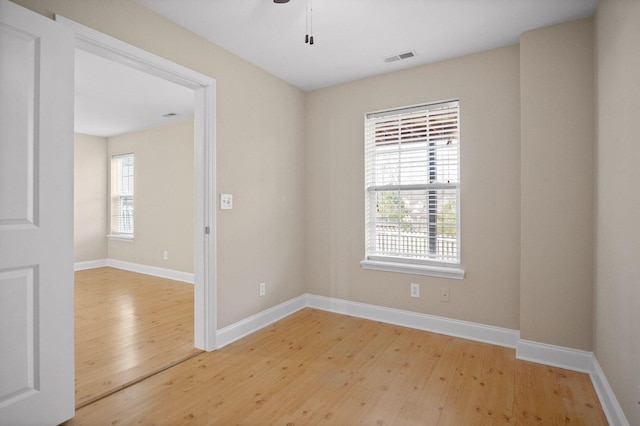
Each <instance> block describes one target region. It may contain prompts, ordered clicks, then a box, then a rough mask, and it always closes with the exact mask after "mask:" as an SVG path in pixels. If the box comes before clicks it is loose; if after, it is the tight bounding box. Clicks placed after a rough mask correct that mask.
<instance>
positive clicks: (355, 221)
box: [305, 46, 520, 329]
mask: <svg viewBox="0 0 640 426" xmlns="http://www.w3.org/2000/svg"><path fill="white" fill-rule="evenodd" d="M519 84H520V80H519V51H518V46H510V47H505V48H501V49H495V50H491V51H487V52H484V53H479V54H475V55H470V56H465V57H461V58H458V59H454V60H450V61H446V62H440V63H436V64H432V65H426V66H421V67H417V68H413V69H410V70H407V71H401V72H395V73H391V74H386V75H382V76H378V77H373V78H368V79H365V80H360V81H356V82H353V83H347V84H343V85H339V86H334V87H330V88H327V89H321V90H317V91H314V92H311V93H309V94H308V95H307V108H306V110H307V120H306V123H307V128H306V149H307V152H306V155H307V158H308V162H307V186H306V200H305V202H306V210H307V234H306V241H307V245H306V247H307V259H306V267H305V271H306V274H307V275H306V280H305V281H306V283H307V290H308V291H309V293H313V294H319V295H324V296H332V297H339V298H344V299H347V300H351V301H356V302H364V303H371V304H375V305H380V306H389V307H393V308H400V309H407V310H411V311H415V312H424V313H429V314H435V315H441V316H445V317H449V318H457V319H462V320H467V321H474V322H479V323H483V324H490V325H494V326H501V327H508V328H513V329H518V328H519V315H520V313H519V308H518V307H519V300H520V291H519V276H520V144H519V139H520V96H519ZM453 98H459V99H460V114H461V142H460V144H461V210H462V213H461V241H462V252H461V255H462V266H463V267H464V268H465V269H466V273H467V276H466V278H465V279H464V280H462V281H460V280H448V279H441V278H434V277H426V276H416V275H409V274H399V273H389V272H380V271H370V270H362V269H361V267H360V263H359V262H360V260H362V259H363V258H364V251H365V247H364V158H363V152H364V145H363V144H364V142H363V140H364V134H363V131H364V130H363V121H364V115H365V114H366V113H367V112H371V111H377V110H383V109H388V108H394V107H402V106H406V105H413V104H419V103H427V102H434V101H440V100H446V99H453ZM412 282H413V283H419V284H421V298H419V299H415V298H411V297H409V284H410V283H412ZM441 287H449V288H450V290H451V301H450V302H449V303H444V302H440V297H439V293H440V288H441Z"/></svg>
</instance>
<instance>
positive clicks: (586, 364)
mask: <svg viewBox="0 0 640 426" xmlns="http://www.w3.org/2000/svg"><path fill="white" fill-rule="evenodd" d="M516 358H518V359H521V360H523V361H530V362H535V363H538V364H544V365H550V366H552V367H560V368H566V369H567V370H573V371H579V372H581V373H589V372H591V365H592V359H593V352H586V351H581V350H578V349H571V348H565V347H563V346H555V345H548V344H546V343H539V342H532V341H530V340H522V339H521V340H520V341H519V342H518V347H517V348H516Z"/></svg>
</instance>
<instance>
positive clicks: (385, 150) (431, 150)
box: [365, 101, 460, 266]
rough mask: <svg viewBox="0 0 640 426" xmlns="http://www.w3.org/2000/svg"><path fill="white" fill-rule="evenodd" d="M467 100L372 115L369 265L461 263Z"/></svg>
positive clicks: (368, 134) (368, 132)
mask: <svg viewBox="0 0 640 426" xmlns="http://www.w3.org/2000/svg"><path fill="white" fill-rule="evenodd" d="M459 128H460V116H459V102H458V101H451V102H444V103H438V104H431V105H421V106H414V107H408V108H403V109H397V110H392V111H384V112H378V113H371V114H367V116H366V118H365V146H366V148H365V153H366V160H365V161H366V164H365V169H366V171H365V173H366V176H365V181H366V195H365V198H366V248H367V259H368V260H380V261H391V262H406V263H417V264H427V265H429V264H433V265H436V266H437V265H441V264H445V265H446V264H459V263H460V219H459V218H460V215H459V206H460V190H459V186H460V161H459V160H460V144H459Z"/></svg>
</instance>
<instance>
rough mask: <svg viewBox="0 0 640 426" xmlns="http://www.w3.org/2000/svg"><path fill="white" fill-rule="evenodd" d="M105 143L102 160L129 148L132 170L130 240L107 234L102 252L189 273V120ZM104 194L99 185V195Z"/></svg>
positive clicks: (191, 229)
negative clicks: (107, 151)
mask: <svg viewBox="0 0 640 426" xmlns="http://www.w3.org/2000/svg"><path fill="white" fill-rule="evenodd" d="M108 147H109V153H108V158H107V159H105V160H106V161H108V162H110V159H111V157H112V156H114V155H118V154H127V153H133V154H134V173H135V175H134V186H135V192H134V211H135V215H134V218H135V219H134V220H135V222H134V240H133V241H122V240H115V239H109V242H108V257H109V258H110V259H116V260H123V261H126V262H133V263H139V264H142V265H149V266H155V267H159V268H166V269H172V270H175V271H182V272H191V273H192V272H193V262H194V260H193V259H194V257H193V249H194V242H193V241H194V167H193V120H184V121H180V122H177V123H174V124H168V125H166V126H161V127H155V128H152V129H147V130H141V131H139V132H132V133H127V134H124V135H120V136H115V137H111V138H108ZM109 185H110V182H109ZM109 188H110V186H109ZM110 193H111V192H110V189H106V188H105V191H104V195H105V197H108V194H110ZM165 250H166V251H167V252H168V259H167V260H164V256H163V254H164V251H165Z"/></svg>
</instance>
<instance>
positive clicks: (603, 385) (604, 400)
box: [589, 356, 629, 426]
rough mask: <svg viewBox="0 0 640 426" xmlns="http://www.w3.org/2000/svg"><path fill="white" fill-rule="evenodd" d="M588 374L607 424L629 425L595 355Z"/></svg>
mask: <svg viewBox="0 0 640 426" xmlns="http://www.w3.org/2000/svg"><path fill="white" fill-rule="evenodd" d="M589 376H590V377H591V382H592V383H593V387H594V388H595V389H596V393H597V394H598V399H600V405H602V410H604V414H605V415H606V416H607V421H608V422H609V424H610V425H616V426H629V420H627V417H626V416H625V415H624V411H622V407H620V403H619V402H618V398H616V395H615V394H614V393H613V389H611V386H609V381H608V380H607V377H606V376H605V375H604V371H602V368H601V367H600V364H599V363H598V360H597V359H596V357H595V356H594V357H593V358H592V363H591V371H590V372H589Z"/></svg>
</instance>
